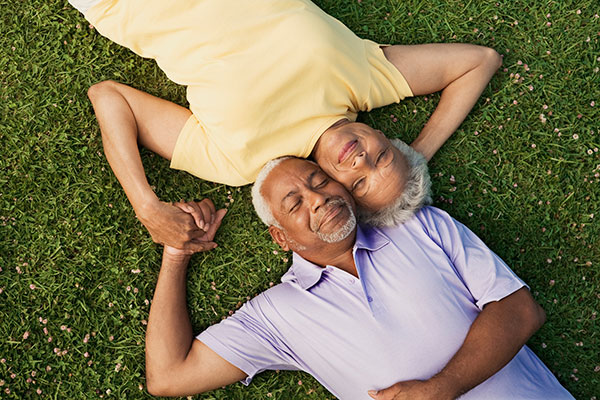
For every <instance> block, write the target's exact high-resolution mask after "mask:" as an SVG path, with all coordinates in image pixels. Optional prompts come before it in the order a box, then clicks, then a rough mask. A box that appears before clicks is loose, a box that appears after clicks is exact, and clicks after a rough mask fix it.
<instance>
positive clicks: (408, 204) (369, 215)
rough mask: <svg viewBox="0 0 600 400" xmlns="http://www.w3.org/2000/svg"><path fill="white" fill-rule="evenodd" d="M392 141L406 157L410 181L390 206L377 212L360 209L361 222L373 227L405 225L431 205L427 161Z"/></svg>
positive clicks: (406, 146) (402, 143) (397, 141)
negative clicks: (420, 210) (416, 213)
mask: <svg viewBox="0 0 600 400" xmlns="http://www.w3.org/2000/svg"><path fill="white" fill-rule="evenodd" d="M390 141H391V142H392V144H393V145H394V146H396V147H397V148H398V150H400V152H401V153H402V154H403V155H404V156H405V157H406V161H407V163H408V168H409V171H408V179H407V181H406V183H405V185H404V190H403V191H402V194H401V195H400V197H398V198H397V199H396V200H395V201H394V202H393V203H392V204H390V205H389V206H387V207H384V208H382V209H380V210H375V211H373V210H368V209H366V208H364V207H359V218H360V221H361V222H363V223H366V224H369V225H373V226H380V227H383V226H393V225H400V224H403V223H404V222H406V221H408V220H409V219H410V218H411V217H412V216H413V215H414V214H415V212H416V211H417V210H419V209H420V208H421V207H423V206H424V205H427V204H431V179H430V178H429V172H428V169H427V160H426V159H425V157H423V155H422V154H421V153H418V152H417V151H415V150H414V149H413V148H412V147H410V146H409V145H407V144H406V143H404V142H403V141H401V140H400V139H390Z"/></svg>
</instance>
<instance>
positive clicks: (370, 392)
mask: <svg viewBox="0 0 600 400" xmlns="http://www.w3.org/2000/svg"><path fill="white" fill-rule="evenodd" d="M367 393H369V396H371V397H373V396H377V390H369V391H368V392H367Z"/></svg>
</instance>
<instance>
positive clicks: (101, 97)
mask: <svg viewBox="0 0 600 400" xmlns="http://www.w3.org/2000/svg"><path fill="white" fill-rule="evenodd" d="M88 96H89V98H90V100H91V102H92V105H93V106H94V111H95V112H96V117H97V119H98V123H99V124H100V130H101V131H102V143H103V145H104V153H105V154H106V159H107V160H108V163H109V164H110V166H111V168H112V170H113V172H114V173H115V175H116V177H117V179H118V180H119V182H120V183H121V186H123V189H124V190H125V193H126V194H127V198H128V199H129V202H130V203H131V205H132V206H133V208H134V210H135V212H136V215H137V216H138V218H139V219H140V221H141V222H142V223H143V224H144V226H145V227H146V228H147V229H148V231H149V232H150V235H151V236H152V239H153V240H154V241H155V242H156V243H161V244H168V245H171V246H174V247H176V248H181V249H183V248H186V249H194V248H195V247H197V244H195V243H194V241H193V239H195V238H198V237H200V236H201V235H202V234H203V233H204V232H202V230H200V229H199V228H198V227H197V226H196V224H195V223H194V220H193V218H192V217H191V216H190V215H189V214H187V213H185V212H183V211H182V210H180V209H178V208H177V207H175V206H173V205H171V204H168V203H164V202H161V201H159V199H158V197H157V196H156V195H155V194H154V192H153V191H152V188H151V187H150V185H149V184H148V180H147V179H146V174H145V173H144V167H143V165H142V160H141V158H140V152H139V149H138V143H139V144H140V145H142V146H144V147H147V148H148V149H150V150H152V151H153V152H155V153H157V154H158V155H160V156H161V157H164V158H167V159H170V158H171V156H172V154H173V149H174V148H175V142H176V141H177V137H178V135H179V132H180V131H181V128H182V127H183V125H184V124H185V122H186V121H187V119H188V118H189V116H190V115H191V113H190V111H189V110H187V109H185V108H183V107H181V106H178V105H176V104H174V103H171V102H169V101H166V100H163V99H159V98H157V97H154V96H151V95H149V94H148V93H144V92H141V91H139V90H137V89H134V88H131V87H129V86H126V85H122V84H119V83H116V82H112V81H105V82H100V83H97V84H95V85H94V86H92V87H91V88H90V89H89V90H88ZM198 250H199V249H198Z"/></svg>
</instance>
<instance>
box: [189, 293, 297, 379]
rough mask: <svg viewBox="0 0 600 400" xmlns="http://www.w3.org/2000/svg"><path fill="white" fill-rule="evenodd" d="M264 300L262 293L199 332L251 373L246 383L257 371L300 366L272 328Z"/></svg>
mask: <svg viewBox="0 0 600 400" xmlns="http://www.w3.org/2000/svg"><path fill="white" fill-rule="evenodd" d="M265 303H267V301H265V295H264V293H263V294H261V295H259V296H257V297H256V298H254V299H252V300H251V301H249V302H247V303H246V304H244V305H243V306H242V307H241V308H240V309H239V310H238V311H236V312H235V313H234V314H233V315H232V316H230V317H228V318H226V319H224V320H223V321H221V322H220V323H218V324H215V325H212V326H210V327H209V328H208V329H206V330H205V331H203V332H202V333H200V334H199V335H198V336H196V339H198V340H200V341H202V342H203V343H204V344H206V345H207V346H208V347H210V348H211V349H212V350H213V351H214V352H216V353H217V354H218V355H219V356H221V357H223V358H224V359H225V360H227V361H228V362H230V363H231V364H233V365H235V366H236V367H238V368H239V369H241V370H242V371H244V372H245V373H246V374H247V375H248V376H247V377H246V378H245V379H244V380H242V381H241V382H242V383H243V384H244V385H248V384H250V382H251V381H252V378H253V377H254V375H256V374H258V373H260V372H262V371H265V370H268V369H271V370H275V369H279V370H293V369H298V368H297V367H295V366H294V365H293V364H292V360H291V357H289V355H288V354H287V353H286V351H285V346H284V345H283V344H282V343H281V342H280V341H279V339H278V338H277V337H276V335H274V334H273V333H272V332H271V329H270V326H269V323H268V320H267V319H266V318H265V315H264V313H263V306H264V305H265Z"/></svg>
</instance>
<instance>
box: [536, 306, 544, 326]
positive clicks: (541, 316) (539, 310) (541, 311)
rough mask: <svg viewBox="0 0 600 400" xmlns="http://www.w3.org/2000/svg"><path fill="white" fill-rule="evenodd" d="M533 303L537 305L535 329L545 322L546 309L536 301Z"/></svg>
mask: <svg viewBox="0 0 600 400" xmlns="http://www.w3.org/2000/svg"><path fill="white" fill-rule="evenodd" d="M535 305H536V307H537V327H536V329H535V330H536V331H537V330H538V329H540V328H541V327H542V326H543V325H544V323H546V311H544V309H543V308H542V306H540V305H539V304H537V303H536V304H535Z"/></svg>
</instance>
